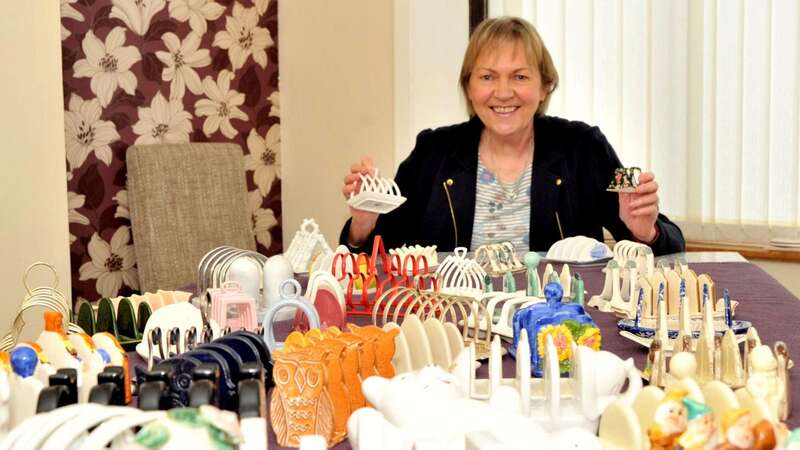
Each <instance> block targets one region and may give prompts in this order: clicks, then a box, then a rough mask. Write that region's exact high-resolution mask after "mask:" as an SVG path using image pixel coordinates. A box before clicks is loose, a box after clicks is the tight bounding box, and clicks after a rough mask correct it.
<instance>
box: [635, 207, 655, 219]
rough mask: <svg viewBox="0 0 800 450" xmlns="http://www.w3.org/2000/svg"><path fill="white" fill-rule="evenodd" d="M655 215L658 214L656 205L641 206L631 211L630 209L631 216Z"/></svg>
mask: <svg viewBox="0 0 800 450" xmlns="http://www.w3.org/2000/svg"><path fill="white" fill-rule="evenodd" d="M657 215H658V206H657V205H649V206H643V207H641V208H636V209H634V210H633V211H631V216H634V217H642V216H657Z"/></svg>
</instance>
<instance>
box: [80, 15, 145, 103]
mask: <svg viewBox="0 0 800 450" xmlns="http://www.w3.org/2000/svg"><path fill="white" fill-rule="evenodd" d="M124 43H125V29H124V28H122V27H115V28H114V29H113V30H111V32H110V33H108V36H107V37H106V41H105V43H104V42H103V41H101V40H100V39H98V38H97V36H95V35H94V32H93V31H92V30H89V31H88V32H87V33H86V37H84V38H83V42H82V44H81V46H82V47H83V52H84V54H85V55H86V58H85V59H80V60H78V61H76V62H75V64H74V65H73V66H72V69H73V70H74V72H75V77H76V78H91V79H92V80H91V83H90V88H91V89H92V92H93V93H94V95H96V96H97V98H98V100H100V105H102V106H103V107H104V108H105V107H106V106H108V103H109V102H110V101H111V97H112V96H113V95H114V91H116V90H117V87H121V88H122V90H124V91H125V92H126V93H128V94H129V95H133V94H134V93H135V91H136V84H137V83H136V75H134V74H133V72H131V70H130V69H131V66H132V65H133V64H135V63H136V62H137V61H139V60H141V59H142V55H141V54H140V53H139V50H138V49H137V48H136V47H134V46H132V45H129V46H127V47H123V46H122V44H124Z"/></svg>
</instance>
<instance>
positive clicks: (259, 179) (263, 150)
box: [244, 124, 281, 197]
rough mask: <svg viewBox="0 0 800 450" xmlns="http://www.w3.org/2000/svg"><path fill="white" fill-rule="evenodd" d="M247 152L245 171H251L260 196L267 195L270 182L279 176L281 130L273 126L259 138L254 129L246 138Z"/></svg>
mask: <svg viewBox="0 0 800 450" xmlns="http://www.w3.org/2000/svg"><path fill="white" fill-rule="evenodd" d="M247 150H249V151H250V154H248V155H245V157H244V168H245V170H248V171H249V170H252V171H253V181H254V182H255V183H256V186H258V190H259V192H261V195H262V196H265V197H266V195H267V194H268V193H269V190H270V188H271V187H272V182H273V181H275V178H280V176H281V128H280V125H279V124H275V125H273V126H272V127H271V128H270V129H269V131H267V135H266V136H265V137H263V138H262V137H261V136H259V134H258V133H257V132H256V130H255V128H253V129H252V130H250V134H249V135H248V136H247Z"/></svg>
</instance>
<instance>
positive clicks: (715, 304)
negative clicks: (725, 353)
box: [589, 249, 739, 329]
mask: <svg viewBox="0 0 800 450" xmlns="http://www.w3.org/2000/svg"><path fill="white" fill-rule="evenodd" d="M648 250H649V249H648ZM649 256H650V255H649V254H648V255H645V259H648V258H649ZM648 267H649V266H648ZM649 271H650V269H649V268H645V269H644V270H642V269H641V268H640V264H639V263H636V262H634V260H631V259H628V260H627V262H625V264H624V265H620V264H619V263H618V260H616V259H614V260H611V261H609V262H608V264H607V265H606V267H605V268H604V269H603V272H605V275H606V277H605V283H604V285H603V292H602V293H600V294H599V295H595V296H592V298H591V299H590V300H589V306H594V307H596V308H598V309H599V310H601V311H605V312H613V313H614V314H616V315H617V317H620V318H623V319H633V318H634V317H636V314H637V308H638V295H639V293H640V291H641V290H642V289H643V290H644V297H643V298H642V302H643V305H642V315H641V317H642V320H643V323H644V325H645V326H650V327H652V326H653V325H654V323H655V320H656V319H657V315H658V311H657V300H658V298H657V294H658V289H659V286H661V285H662V284H663V285H664V287H665V291H664V294H665V300H666V310H667V320H668V321H670V323H671V324H673V326H672V327H671V328H673V329H675V326H674V324H675V323H677V320H678V319H679V313H680V305H681V298H682V297H681V285H684V289H685V291H684V292H685V297H686V301H687V309H688V313H689V318H690V319H691V320H694V321H699V320H700V319H702V318H703V316H704V313H705V306H704V305H705V303H704V300H703V292H704V291H705V290H708V296H709V300H710V302H709V307H710V310H711V316H712V317H713V319H714V320H715V321H716V322H719V323H722V322H725V321H726V320H728V319H730V320H732V319H733V316H734V315H735V314H736V306H737V305H738V304H739V303H738V302H737V301H735V300H731V301H730V311H728V305H727V303H726V300H725V299H724V298H718V297H717V290H716V285H715V283H714V280H713V279H712V278H711V276H709V275H707V274H700V275H698V274H697V273H695V272H694V271H693V270H692V269H690V268H689V266H688V264H686V262H685V260H682V259H676V260H675V266H674V268H672V267H669V266H668V265H667V264H666V262H664V261H663V260H661V261H660V262H659V265H658V268H657V269H654V270H653V271H652V275H646V273H647V272H649ZM728 314H730V316H728Z"/></svg>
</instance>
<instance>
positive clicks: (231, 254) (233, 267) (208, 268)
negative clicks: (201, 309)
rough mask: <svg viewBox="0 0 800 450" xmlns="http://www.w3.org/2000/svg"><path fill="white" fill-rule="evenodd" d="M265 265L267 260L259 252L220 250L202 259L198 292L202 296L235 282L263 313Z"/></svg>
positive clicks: (213, 251)
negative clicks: (211, 290) (206, 292)
mask: <svg viewBox="0 0 800 450" xmlns="http://www.w3.org/2000/svg"><path fill="white" fill-rule="evenodd" d="M266 263H267V257H266V256H264V255H262V254H260V253H258V252H254V251H251V250H242V249H238V248H235V247H231V246H227V245H225V246H221V247H217V248H215V249H213V250H211V251H209V252H208V253H206V254H205V255H203V257H202V258H201V259H200V263H199V264H198V265H197V292H199V293H200V294H201V296H203V294H204V292H205V291H206V289H216V288H220V287H222V285H223V284H224V283H225V282H228V281H235V282H237V283H239V286H241V290H242V291H243V292H244V293H245V294H247V295H249V296H250V297H252V298H253V299H255V300H256V302H257V306H258V308H259V309H263V308H264V307H265V304H266V303H265V302H266V298H265V296H264V292H263V286H264V281H265V278H266V277H265V274H264V266H265V265H266Z"/></svg>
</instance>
